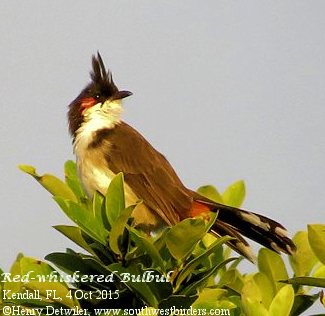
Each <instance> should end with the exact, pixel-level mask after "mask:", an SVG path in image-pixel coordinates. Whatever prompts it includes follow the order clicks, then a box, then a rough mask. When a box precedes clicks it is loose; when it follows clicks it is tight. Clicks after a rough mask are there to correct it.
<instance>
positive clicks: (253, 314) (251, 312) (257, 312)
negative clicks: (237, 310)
mask: <svg viewBox="0 0 325 316" xmlns="http://www.w3.org/2000/svg"><path fill="white" fill-rule="evenodd" d="M241 302H242V307H243V311H244V315H245V316H269V313H268V311H267V309H266V308H265V306H264V305H263V304H262V303H261V302H260V301H257V300H255V299H254V298H252V297H250V296H246V295H242V300H241ZM278 316H280V315H278ZM281 316H282V315H281Z"/></svg>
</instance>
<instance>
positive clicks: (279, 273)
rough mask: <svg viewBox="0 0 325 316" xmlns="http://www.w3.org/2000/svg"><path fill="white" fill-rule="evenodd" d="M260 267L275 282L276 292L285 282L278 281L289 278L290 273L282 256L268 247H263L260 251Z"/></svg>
mask: <svg viewBox="0 0 325 316" xmlns="http://www.w3.org/2000/svg"><path fill="white" fill-rule="evenodd" d="M258 268H259V270H260V272H263V273H264V274H265V275H267V276H268V278H269V279H270V281H271V282H272V284H273V289H274V292H275V293H276V292H277V291H278V290H279V289H280V288H281V287H283V284H281V283H277V281H279V280H284V279H287V278H288V273H287V270H286V267H285V264H284V262H283V260H282V258H281V256H280V255H278V254H277V253H275V252H273V251H271V250H269V249H267V248H262V249H261V250H260V251H259V254H258Z"/></svg>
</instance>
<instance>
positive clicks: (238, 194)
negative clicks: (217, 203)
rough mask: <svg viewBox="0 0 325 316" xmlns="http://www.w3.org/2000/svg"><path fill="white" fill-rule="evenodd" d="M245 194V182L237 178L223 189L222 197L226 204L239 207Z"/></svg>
mask: <svg viewBox="0 0 325 316" xmlns="http://www.w3.org/2000/svg"><path fill="white" fill-rule="evenodd" d="M245 194H246V190H245V183H244V181H243V180H239V181H237V182H235V183H233V184H231V185H230V186H229V187H228V188H227V189H226V190H225V192H224V193H223V194H222V199H223V201H224V204H226V205H229V206H233V207H240V206H241V205H242V203H243V201H244V199H245Z"/></svg>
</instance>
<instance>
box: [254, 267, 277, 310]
mask: <svg viewBox="0 0 325 316" xmlns="http://www.w3.org/2000/svg"><path fill="white" fill-rule="evenodd" d="M253 280H254V282H255V284H256V285H257V286H258V288H259V289H260V293H261V296H262V303H263V305H264V306H265V307H266V308H269V306H270V304H271V302H272V300H273V297H274V295H275V293H274V289H273V284H272V282H271V281H270V279H269V278H268V277H267V276H266V275H265V274H264V273H262V272H258V273H256V274H255V275H254V276H253Z"/></svg>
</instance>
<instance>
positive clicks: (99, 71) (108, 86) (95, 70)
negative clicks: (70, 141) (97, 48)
mask: <svg viewBox="0 0 325 316" xmlns="http://www.w3.org/2000/svg"><path fill="white" fill-rule="evenodd" d="M90 78H91V82H90V83H89V84H88V85H87V86H86V87H85V88H84V89H83V90H82V91H81V93H80V94H79V95H78V97H77V98H76V99H74V100H73V101H72V102H71V103H70V105H69V112H68V119H69V130H70V133H71V135H72V136H73V137H75V135H76V132H77V131H78V129H79V128H80V127H81V126H82V123H84V122H87V121H90V120H92V119H94V118H96V117H97V118H98V117H101V118H104V119H105V118H106V119H107V120H108V121H111V123H112V124H114V123H115V122H114V120H119V117H120V113H121V111H122V106H121V100H122V99H123V98H125V97H128V96H130V95H132V93H131V92H129V91H120V90H119V89H118V88H117V87H116V85H115V83H114V81H113V79H112V73H111V72H110V70H109V69H107V70H106V68H105V65H104V63H103V60H102V58H101V56H100V54H99V53H97V56H95V55H94V56H93V57H92V70H91V72H90Z"/></svg>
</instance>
